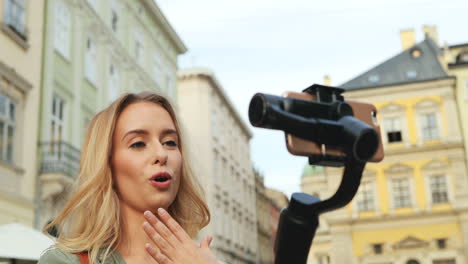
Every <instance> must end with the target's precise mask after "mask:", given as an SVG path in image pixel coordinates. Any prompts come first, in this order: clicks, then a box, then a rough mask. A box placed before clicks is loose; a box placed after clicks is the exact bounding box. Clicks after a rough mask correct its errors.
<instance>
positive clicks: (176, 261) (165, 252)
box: [143, 208, 218, 264]
mask: <svg viewBox="0 0 468 264" xmlns="http://www.w3.org/2000/svg"><path fill="white" fill-rule="evenodd" d="M144 216H145V218H146V220H147V221H148V222H145V223H143V229H144V230H145V232H146V234H147V235H148V237H149V238H150V239H151V240H152V241H153V242H154V244H155V245H156V247H157V248H158V249H159V250H157V249H155V247H153V246H152V245H151V244H146V251H148V253H149V254H150V255H151V256H152V257H153V258H154V260H156V262H157V263H158V264H185V263H187V264H193V263H195V264H218V261H217V259H216V257H215V256H214V255H213V253H212V252H211V250H210V248H209V245H210V243H211V240H212V238H211V237H205V238H204V239H203V241H202V242H201V243H200V246H198V245H197V244H196V243H195V242H194V241H192V239H191V238H190V236H189V235H188V234H187V233H186V232H185V230H184V229H183V228H182V227H181V226H180V225H179V224H178V223H177V222H176V221H175V220H174V219H173V218H172V217H171V216H170V215H169V213H168V212H166V210H164V209H162V208H159V209H158V217H159V219H161V221H160V220H159V219H158V217H156V216H155V215H154V214H153V213H151V212H150V211H146V212H145V213H144Z"/></svg>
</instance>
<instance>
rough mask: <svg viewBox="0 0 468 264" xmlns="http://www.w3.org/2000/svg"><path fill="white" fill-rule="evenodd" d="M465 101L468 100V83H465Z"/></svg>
mask: <svg viewBox="0 0 468 264" xmlns="http://www.w3.org/2000/svg"><path fill="white" fill-rule="evenodd" d="M465 99H466V100H468V81H465Z"/></svg>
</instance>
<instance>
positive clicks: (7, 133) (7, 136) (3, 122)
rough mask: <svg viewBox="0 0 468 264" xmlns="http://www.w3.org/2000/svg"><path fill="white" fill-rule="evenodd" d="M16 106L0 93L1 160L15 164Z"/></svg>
mask: <svg viewBox="0 0 468 264" xmlns="http://www.w3.org/2000/svg"><path fill="white" fill-rule="evenodd" d="M15 123H16V104H15V103H14V102H13V101H12V100H11V99H10V98H9V97H7V96H5V95H3V94H1V93H0V159H1V160H3V161H6V162H8V163H13V154H14V135H15Z"/></svg>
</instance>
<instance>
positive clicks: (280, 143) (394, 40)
mask: <svg viewBox="0 0 468 264" xmlns="http://www.w3.org/2000/svg"><path fill="white" fill-rule="evenodd" d="M156 3H157V4H158V6H159V7H160V8H161V10H162V11H163V13H164V15H165V16H166V18H167V19H168V20H169V22H170V24H171V25H172V27H173V28H174V29H175V31H176V32H177V33H178V35H179V37H180V38H181V39H182V40H183V42H184V43H185V45H186V46H187V48H188V52H187V53H186V54H184V55H181V56H180V57H179V68H180V69H186V68H191V67H207V68H210V69H211V70H212V71H213V72H214V73H215V76H216V78H217V79H218V80H219V82H220V83H221V85H222V88H223V89H224V90H225V91H226V93H227V95H228V96H229V98H230V99H231V101H232V102H233V104H234V107H235V108H236V109H237V111H238V113H239V114H240V116H241V117H242V118H243V120H244V122H245V123H246V124H247V125H248V126H249V127H250V129H251V131H252V132H253V137H252V139H251V141H250V150H251V159H252V162H253V165H254V166H255V167H256V168H257V169H258V170H259V171H260V172H261V173H262V174H263V175H264V179H265V185H266V186H267V187H270V188H275V189H278V190H280V191H283V192H284V193H286V194H287V195H288V197H289V196H290V195H291V194H292V193H294V192H300V178H301V174H302V170H303V168H304V166H305V165H306V164H307V158H306V157H298V156H292V155H290V154H289V153H288V151H287V149H286V145H285V143H284V133H283V132H281V131H274V130H266V129H261V128H254V127H252V126H251V125H250V123H249V122H248V114H247V111H248V105H249V102H250V99H251V98H252V96H253V95H254V94H255V93H257V92H262V93H270V94H276V95H280V94H282V93H283V92H284V91H301V90H303V89H304V88H306V87H308V86H309V85H311V84H314V83H320V84H321V83H323V77H324V76H325V75H329V76H330V78H331V84H332V85H336V86H338V85H340V84H342V83H344V82H345V81H347V80H350V79H352V78H353V77H355V76H357V75H359V74H361V73H363V72H365V71H367V70H368V69H370V68H372V67H374V66H376V65H378V64H380V63H381V62H383V61H385V60H387V59H389V58H390V57H393V56H394V55H396V54H397V53H399V52H401V51H402V50H401V44H400V30H403V29H414V30H415V32H416V41H417V42H419V41H422V40H423V38H424V36H423V33H422V27H423V26H424V25H436V26H437V30H438V35H439V44H441V45H443V44H444V43H445V42H448V44H449V45H453V44H460V43H467V42H468V20H467V19H466V16H467V15H468V1H466V0H444V1H434V0H390V1H389V0H358V1H349V0H347V1H346V0H327V1H316V0H290V1H280V0H236V1H219V0H197V1H189V0H156ZM344 95H345V97H346V93H345V94H344Z"/></svg>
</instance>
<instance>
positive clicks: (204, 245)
mask: <svg viewBox="0 0 468 264" xmlns="http://www.w3.org/2000/svg"><path fill="white" fill-rule="evenodd" d="M211 241H213V237H211V236H206V237H204V238H203V240H202V242H200V247H201V248H209V247H210V244H211Z"/></svg>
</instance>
